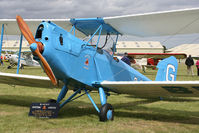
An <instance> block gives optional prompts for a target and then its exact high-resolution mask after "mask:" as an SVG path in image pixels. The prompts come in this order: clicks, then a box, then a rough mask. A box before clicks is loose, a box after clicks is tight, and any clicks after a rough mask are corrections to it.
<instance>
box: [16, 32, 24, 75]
mask: <svg viewBox="0 0 199 133" xmlns="http://www.w3.org/2000/svg"><path fill="white" fill-rule="evenodd" d="M22 41H23V34H22V33H21V38H20V46H19V55H18V57H19V58H18V63H17V74H19V67H20V60H21V48H22ZM21 67H22V66H21Z"/></svg>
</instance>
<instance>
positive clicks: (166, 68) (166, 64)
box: [155, 56, 178, 81]
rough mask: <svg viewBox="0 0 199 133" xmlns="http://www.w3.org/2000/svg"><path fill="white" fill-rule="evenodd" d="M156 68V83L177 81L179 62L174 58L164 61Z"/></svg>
mask: <svg viewBox="0 0 199 133" xmlns="http://www.w3.org/2000/svg"><path fill="white" fill-rule="evenodd" d="M156 67H157V68H158V72H157V75H156V79H155V80H156V81H176V76H177V69H178V61H177V59H176V58H175V57H174V56H171V57H169V58H166V59H164V60H162V61H161V62H159V63H158V65H157V66H156Z"/></svg>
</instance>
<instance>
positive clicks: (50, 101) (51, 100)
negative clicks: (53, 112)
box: [47, 99, 57, 103]
mask: <svg viewBox="0 0 199 133" xmlns="http://www.w3.org/2000/svg"><path fill="white" fill-rule="evenodd" d="M56 102H57V101H56V100H55V99H49V100H48V101H47V103H56Z"/></svg>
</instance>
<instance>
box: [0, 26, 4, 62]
mask: <svg viewBox="0 0 199 133" xmlns="http://www.w3.org/2000/svg"><path fill="white" fill-rule="evenodd" d="M3 33H4V24H2V29H1V42H0V57H1V50H2V43H3ZM0 61H1V59H0Z"/></svg>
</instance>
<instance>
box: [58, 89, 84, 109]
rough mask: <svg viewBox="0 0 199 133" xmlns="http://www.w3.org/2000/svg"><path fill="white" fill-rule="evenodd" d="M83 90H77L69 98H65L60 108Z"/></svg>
mask: <svg viewBox="0 0 199 133" xmlns="http://www.w3.org/2000/svg"><path fill="white" fill-rule="evenodd" d="M80 92H81V89H78V90H77V91H75V92H74V93H73V94H72V95H71V96H70V97H69V98H68V99H67V100H65V101H64V102H63V103H61V104H60V106H59V107H60V108H62V107H63V106H64V105H65V104H67V103H68V102H70V100H71V99H72V98H73V97H74V96H76V95H77V94H78V93H80Z"/></svg>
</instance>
